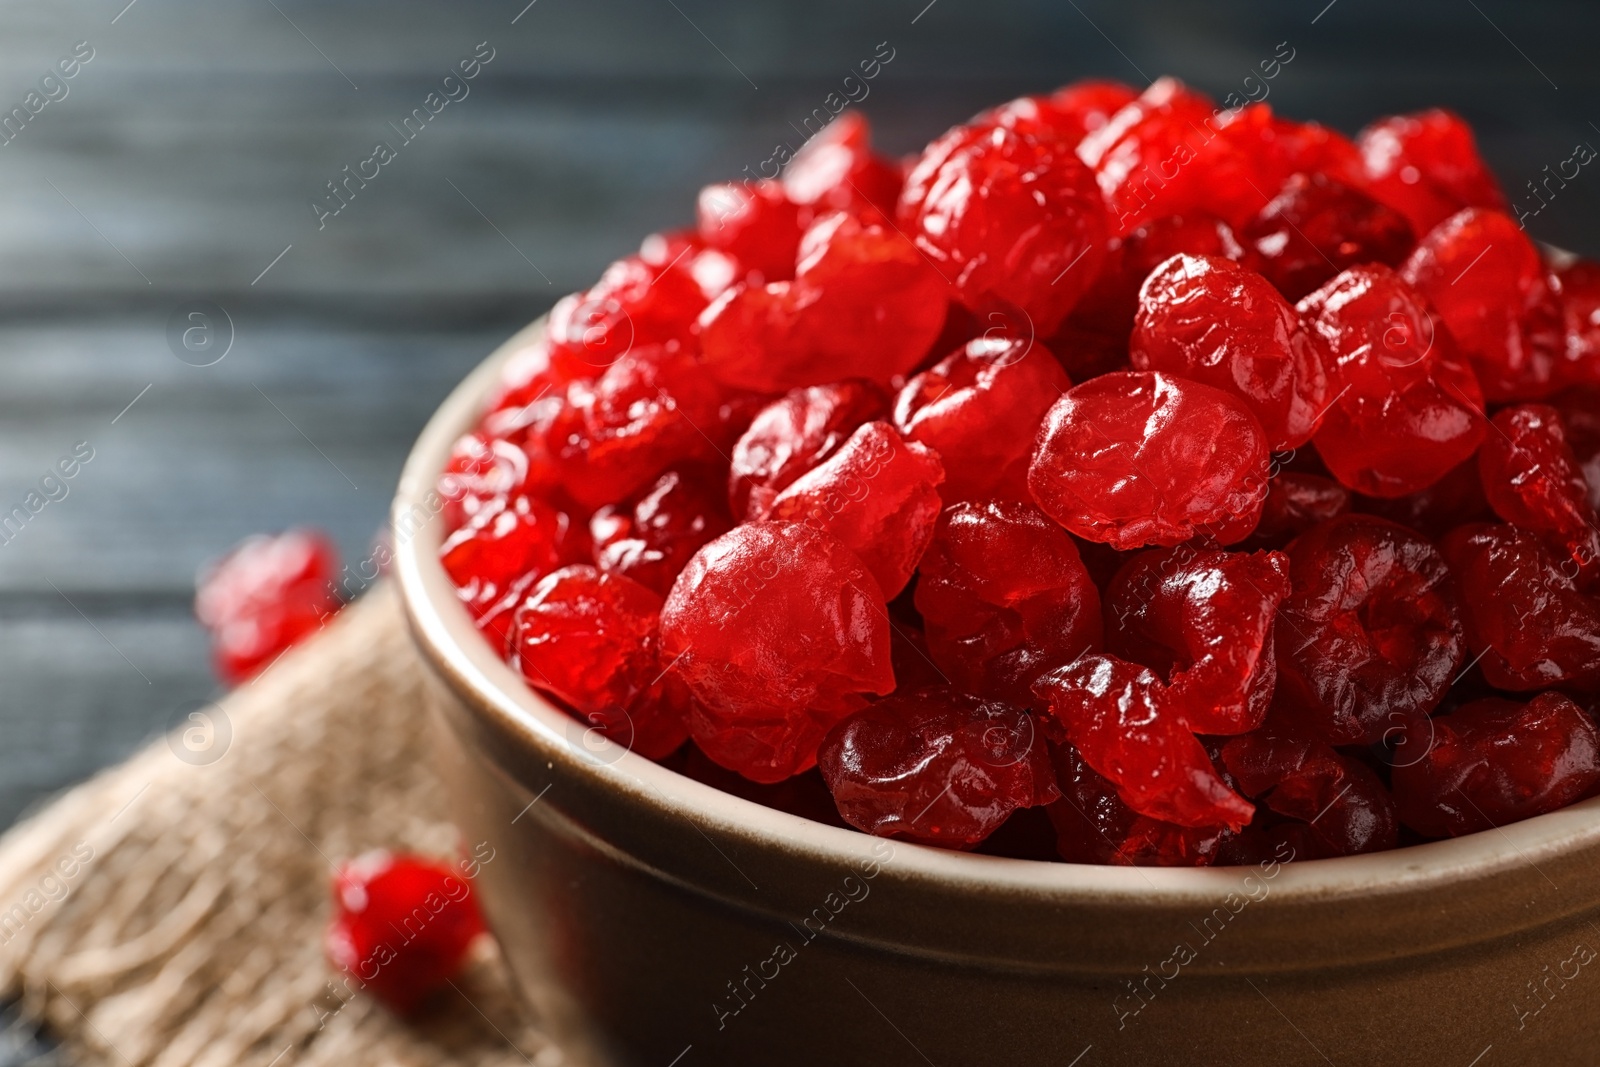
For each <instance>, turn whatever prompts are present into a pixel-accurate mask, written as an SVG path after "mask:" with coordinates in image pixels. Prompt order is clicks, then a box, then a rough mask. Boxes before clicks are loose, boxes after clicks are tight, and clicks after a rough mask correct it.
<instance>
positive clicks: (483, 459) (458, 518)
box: [439, 430, 557, 531]
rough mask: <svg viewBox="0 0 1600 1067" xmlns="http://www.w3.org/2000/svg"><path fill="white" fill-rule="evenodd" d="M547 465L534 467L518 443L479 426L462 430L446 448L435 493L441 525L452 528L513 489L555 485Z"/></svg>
mask: <svg viewBox="0 0 1600 1067" xmlns="http://www.w3.org/2000/svg"><path fill="white" fill-rule="evenodd" d="M556 484H557V480H556V478H555V476H554V474H553V472H551V471H550V470H549V469H548V467H545V466H543V465H540V466H538V467H536V466H535V465H534V464H532V463H530V462H529V461H528V454H527V452H526V451H524V450H523V448H522V447H521V446H520V445H517V444H516V443H514V442H512V441H508V440H506V439H505V438H503V437H497V436H494V435H492V434H488V433H485V432H483V431H481V430H473V431H471V432H470V433H466V434H463V435H462V436H461V437H460V438H459V439H458V440H457V441H456V443H455V445H454V446H452V447H451V449H450V458H449V459H448V460H447V461H446V462H445V468H444V474H443V475H441V476H440V478H439V495H440V497H441V498H443V500H444V525H445V529H447V530H452V531H454V530H456V529H458V528H459V527H460V526H461V525H462V524H463V523H465V522H466V521H467V520H468V519H470V518H471V517H472V516H474V515H476V514H477V513H478V512H479V511H481V510H483V509H484V508H485V507H487V506H489V505H490V504H492V503H494V502H495V501H497V500H503V499H504V498H506V497H509V496H510V495H511V494H512V493H514V492H521V493H531V494H534V495H539V494H542V493H546V492H548V491H549V490H551V489H553V488H555V486H556Z"/></svg>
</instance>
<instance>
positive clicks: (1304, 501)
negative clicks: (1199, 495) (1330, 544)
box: [1248, 471, 1350, 548]
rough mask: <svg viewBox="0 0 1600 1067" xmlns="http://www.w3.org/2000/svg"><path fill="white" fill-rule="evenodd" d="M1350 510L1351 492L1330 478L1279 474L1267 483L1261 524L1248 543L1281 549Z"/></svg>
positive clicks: (1282, 472) (1290, 472)
mask: <svg viewBox="0 0 1600 1067" xmlns="http://www.w3.org/2000/svg"><path fill="white" fill-rule="evenodd" d="M1349 510H1350V492H1349V490H1347V489H1345V487H1344V486H1342V485H1340V484H1339V483H1338V482H1336V481H1334V480H1333V479H1331V478H1324V477H1322V475H1320V474H1304V473H1302V472H1300V471H1279V472H1278V473H1277V474H1274V475H1273V476H1272V481H1271V482H1269V483H1268V484H1267V500H1266V503H1265V504H1263V505H1262V507H1261V522H1260V524H1259V525H1258V526H1256V529H1255V533H1253V534H1251V535H1250V540H1249V542H1248V544H1249V545H1250V546H1252V547H1254V546H1257V545H1265V546H1268V547H1271V548H1282V547H1283V546H1284V545H1286V544H1288V543H1289V541H1290V540H1292V539H1293V538H1295V537H1297V536H1299V535H1300V534H1302V533H1304V532H1305V531H1307V530H1309V529H1311V527H1313V526H1315V525H1317V523H1319V522H1327V521H1328V520H1329V519H1333V518H1337V517H1338V516H1340V515H1343V514H1344V513H1345V512H1347V511H1349Z"/></svg>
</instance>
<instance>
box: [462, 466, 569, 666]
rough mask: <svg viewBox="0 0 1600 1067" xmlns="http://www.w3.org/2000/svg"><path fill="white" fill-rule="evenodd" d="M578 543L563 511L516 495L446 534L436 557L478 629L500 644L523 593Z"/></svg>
mask: <svg viewBox="0 0 1600 1067" xmlns="http://www.w3.org/2000/svg"><path fill="white" fill-rule="evenodd" d="M576 548H577V543H576V541H575V538H574V531H573V530H572V521H571V519H570V518H569V517H568V516H567V515H566V514H565V513H563V512H561V511H558V510H556V509H555V508H554V507H551V506H550V505H549V504H546V503H545V502H543V501H542V500H538V499H536V498H534V497H528V496H522V495H520V494H519V495H517V496H512V497H501V498H498V499H496V500H495V501H494V502H493V503H491V504H489V505H487V506H485V507H484V508H482V509H480V510H479V511H478V512H477V513H476V514H475V515H473V516H472V518H471V519H469V520H468V521H467V524H466V525H465V526H462V527H461V528H460V529H459V530H457V531H456V532H455V533H453V534H451V535H450V536H449V537H447V538H446V539H445V542H444V544H442V545H441V546H439V562H440V563H441V564H443V565H444V571H445V573H446V574H448V575H449V576H450V580H451V581H452V582H453V583H455V587H456V596H457V597H458V598H459V599H460V600H461V602H462V603H463V604H465V605H466V607H467V611H469V612H470V613H471V614H472V618H473V621H475V622H476V623H477V624H478V629H480V630H482V631H483V632H484V633H485V634H487V635H489V636H490V637H491V638H492V640H493V641H494V643H495V644H496V646H500V647H503V646H504V645H505V641H506V635H507V633H508V631H509V628H510V625H511V612H512V611H513V610H515V608H516V606H517V604H518V603H519V602H520V601H521V600H522V597H523V595H524V594H526V593H527V591H528V590H529V589H531V588H532V587H533V583H534V582H537V581H538V580H539V579H540V578H542V577H543V576H544V575H546V574H548V573H550V572H551V571H552V570H554V569H555V568H557V567H559V566H560V565H561V564H562V562H564V561H566V560H569V559H571V558H572V557H573V556H574V555H576Z"/></svg>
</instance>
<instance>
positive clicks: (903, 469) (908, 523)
mask: <svg viewBox="0 0 1600 1067" xmlns="http://www.w3.org/2000/svg"><path fill="white" fill-rule="evenodd" d="M943 481H944V467H943V466H942V465H941V464H940V463H939V457H938V455H937V454H936V453H934V452H932V451H930V450H929V449H927V448H925V447H924V446H922V445H919V444H917V443H916V442H915V441H908V440H906V439H905V438H904V437H902V436H901V435H900V433H899V431H898V430H896V429H895V428H894V427H893V426H890V425H889V424H888V423H887V422H869V423H866V424H865V425H863V426H861V427H859V428H858V429H857V430H856V432H855V433H854V434H852V435H851V436H850V439H849V440H848V441H846V442H845V443H844V444H843V445H841V446H839V450H838V451H837V452H835V453H834V454H833V455H831V456H829V457H828V458H827V459H825V460H823V461H822V462H821V463H819V464H817V465H816V466H815V467H812V468H811V469H810V470H809V471H807V472H806V473H804V474H802V475H801V476H800V477H799V478H796V479H795V480H794V481H793V482H792V483H790V485H789V488H787V489H785V490H784V491H783V492H781V493H779V494H778V496H777V498H776V499H775V500H773V502H772V509H771V511H770V512H769V517H770V518H772V519H776V520H780V521H783V522H798V523H804V524H805V525H807V526H810V527H811V528H812V529H815V530H820V531H823V532H825V533H830V534H832V535H833V536H834V537H836V538H838V539H839V540H840V541H841V542H842V543H843V544H844V545H845V547H846V548H849V549H850V550H852V551H853V552H855V554H856V555H857V556H859V557H860V558H861V562H863V563H865V564H866V565H867V569H868V570H869V571H871V572H872V576H873V577H874V578H875V579H877V582H878V587H879V588H880V589H882V590H883V595H884V596H885V597H887V598H893V597H895V596H897V595H898V594H899V592H900V590H902V589H904V588H905V586H906V583H907V582H909V581H910V580H911V575H912V572H914V571H915V570H916V569H917V562H918V561H919V560H920V559H922V553H923V551H924V550H925V549H926V548H927V547H928V541H929V540H930V539H931V538H932V537H933V524H934V521H935V520H936V519H938V517H939V508H940V502H939V484H940V483H941V482H943Z"/></svg>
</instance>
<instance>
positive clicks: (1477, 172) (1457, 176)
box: [1357, 108, 1506, 234]
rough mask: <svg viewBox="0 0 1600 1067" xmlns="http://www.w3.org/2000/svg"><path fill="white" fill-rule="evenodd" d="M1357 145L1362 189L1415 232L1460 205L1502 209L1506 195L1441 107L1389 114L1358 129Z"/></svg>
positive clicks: (1466, 131)
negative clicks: (1362, 168)
mask: <svg viewBox="0 0 1600 1067" xmlns="http://www.w3.org/2000/svg"><path fill="white" fill-rule="evenodd" d="M1357 143H1358V144H1359V145H1360V147H1361V157H1362V160H1363V162H1364V164H1365V170H1366V179H1367V191H1368V192H1369V193H1371V194H1372V195H1373V196H1374V197H1376V198H1377V199H1378V200H1379V201H1381V202H1383V203H1385V204H1387V205H1389V206H1390V207H1392V208H1394V209H1395V210H1396V211H1398V212H1400V213H1401V214H1402V215H1404V216H1405V217H1406V218H1408V219H1410V220H1411V228H1412V229H1413V230H1414V231H1416V232H1417V233H1418V234H1424V233H1427V232H1428V231H1429V230H1431V229H1433V227H1434V226H1436V225H1437V224H1439V223H1440V222H1443V221H1444V220H1445V219H1447V218H1449V217H1450V216H1451V215H1454V214H1455V213H1456V212H1457V211H1460V210H1461V209H1462V208H1464V207H1486V208H1494V209H1498V210H1502V211H1503V210H1505V206H1506V198H1505V194H1504V193H1502V192H1501V191H1500V185H1499V183H1498V182H1496V181H1495V178H1494V175H1493V174H1492V173H1490V171H1489V168H1488V167H1487V166H1486V165H1485V164H1484V162H1483V160H1482V158H1480V157H1479V155H1478V145H1477V141H1476V140H1475V139H1474V138H1473V136H1472V129H1471V127H1469V126H1468V125H1467V124H1466V123H1465V122H1464V121H1462V119H1461V118H1460V117H1459V116H1457V115H1453V114H1451V113H1450V112H1448V111H1445V110H1443V109H1441V108H1433V109H1432V110H1429V111H1421V112H1418V113H1416V114H1414V115H1391V116H1390V117H1388V118H1386V119H1380V120H1379V121H1377V122H1374V123H1373V124H1372V125H1370V126H1368V127H1367V128H1366V129H1364V130H1362V131H1361V135H1360V137H1359V138H1358V139H1357Z"/></svg>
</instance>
